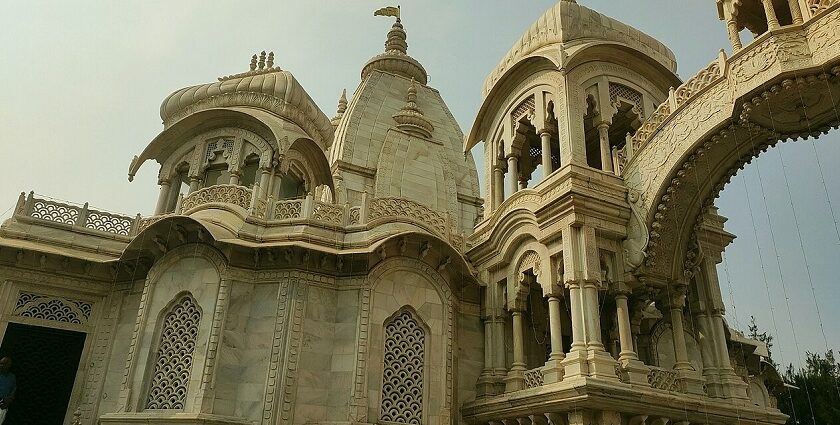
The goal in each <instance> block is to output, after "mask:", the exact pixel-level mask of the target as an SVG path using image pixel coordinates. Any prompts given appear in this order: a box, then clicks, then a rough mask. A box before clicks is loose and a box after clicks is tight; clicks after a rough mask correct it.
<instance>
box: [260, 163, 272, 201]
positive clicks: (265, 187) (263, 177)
mask: <svg viewBox="0 0 840 425" xmlns="http://www.w3.org/2000/svg"><path fill="white" fill-rule="evenodd" d="M271 180H273V179H271V170H270V169H268V168H260V190H261V191H262V193H260V194H259V196H260V199H267V198H268V194H269V193H271V192H270V190H271V188H270V186H271Z"/></svg>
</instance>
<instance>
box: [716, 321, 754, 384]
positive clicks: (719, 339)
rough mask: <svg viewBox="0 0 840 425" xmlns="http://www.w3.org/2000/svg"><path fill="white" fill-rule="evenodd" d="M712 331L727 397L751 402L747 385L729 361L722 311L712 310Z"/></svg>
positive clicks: (720, 377) (720, 374)
mask: <svg viewBox="0 0 840 425" xmlns="http://www.w3.org/2000/svg"><path fill="white" fill-rule="evenodd" d="M711 321H712V331H713V333H714V338H715V344H714V345H715V348H716V349H717V351H718V361H719V364H718V367H719V368H718V372H719V375H718V377H719V379H720V381H721V386H722V389H723V391H724V392H725V394H726V396H728V397H732V398H739V399H743V400H749V396H748V395H747V384H746V383H745V382H744V381H743V380H742V379H741V378H740V377H739V376H738V375H736V374H735V369H734V368H732V362H731V361H730V360H729V348H728V346H727V344H726V325H725V324H724V323H723V316H722V311H721V310H717V309H715V310H712V316H711Z"/></svg>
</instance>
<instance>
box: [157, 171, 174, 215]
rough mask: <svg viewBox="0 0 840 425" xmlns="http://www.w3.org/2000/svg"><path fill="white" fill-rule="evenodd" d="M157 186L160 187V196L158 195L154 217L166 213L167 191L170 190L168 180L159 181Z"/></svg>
mask: <svg viewBox="0 0 840 425" xmlns="http://www.w3.org/2000/svg"><path fill="white" fill-rule="evenodd" d="M158 184H159V185H160V194H159V195H158V200H157V205H155V215H158V214H163V213H165V212H166V207H167V204H168V201H169V190H170V189H171V187H170V186H171V184H170V183H169V180H160V181H158Z"/></svg>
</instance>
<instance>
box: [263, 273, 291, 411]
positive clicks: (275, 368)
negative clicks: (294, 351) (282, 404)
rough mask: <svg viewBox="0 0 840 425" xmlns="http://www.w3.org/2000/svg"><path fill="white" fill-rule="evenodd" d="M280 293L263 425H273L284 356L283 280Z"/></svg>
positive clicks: (285, 307) (285, 285)
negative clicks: (281, 362)
mask: <svg viewBox="0 0 840 425" xmlns="http://www.w3.org/2000/svg"><path fill="white" fill-rule="evenodd" d="M279 291H280V293H279V296H278V297H277V309H276V313H275V320H274V336H273V338H272V341H271V356H270V358H269V363H268V364H269V366H268V374H267V376H266V384H265V387H266V393H267V394H270V395H266V397H265V405H264V406H263V421H262V424H263V425H268V424H273V423H274V422H273V421H272V416H273V415H274V404H275V403H276V402H277V399H276V396H275V394H277V383H278V381H279V380H280V372H279V365H280V361H281V359H282V358H283V356H284V355H285V352H284V350H283V347H284V346H285V336H286V323H287V317H286V316H287V315H288V313H287V312H288V300H289V281H288V279H284V280H282V281H281V282H280V289H279Z"/></svg>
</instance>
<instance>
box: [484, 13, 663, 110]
mask: <svg viewBox="0 0 840 425" xmlns="http://www.w3.org/2000/svg"><path fill="white" fill-rule="evenodd" d="M604 43H609V44H617V45H621V46H624V47H627V48H630V49H633V50H636V51H638V52H639V53H642V54H643V55H644V56H646V57H647V58H648V59H650V60H651V61H653V62H654V63H656V64H658V65H661V67H662V68H664V70H666V71H668V72H670V73H676V70H677V62H676V58H675V57H674V53H673V52H671V50H670V49H669V48H668V47H666V46H665V45H664V44H662V43H661V42H659V41H657V40H656V39H654V38H653V37H651V36H649V35H647V34H645V33H643V32H641V31H639V30H637V29H635V28H633V27H631V26H629V25H627V24H625V23H622V22H620V21H618V20H616V19H613V18H610V17H609V16H606V15H602V14H600V13H598V12H596V11H594V10H592V9H589V8H587V7H584V6H581V5H579V4H577V3H576V2H575V1H574V0H562V1H559V2H558V3H557V4H556V5H554V6H552V7H551V8H550V9H548V10H547V11H546V12H545V13H544V14H543V15H542V16H540V17H539V18H538V19H537V20H536V22H534V23H533V24H532V25H531V26H530V27H529V28H528V30H527V31H525V33H524V34H523V35H522V37H521V38H520V39H519V40H517V41H516V43H514V44H513V47H511V49H510V50H509V51H508V53H507V54H506V55H505V56H504V58H503V59H502V60H501V61H500V62H499V64H498V65H497V66H496V68H495V69H494V70H493V71H492V72H491V73H490V75H488V77H487V79H486V80H485V82H484V89H483V96H484V97H486V96H487V95H488V94H489V93H490V91H491V90H492V89H493V87H494V86H495V85H496V83H497V82H498V81H499V80H501V79H502V77H503V76H504V75H505V74H507V72H508V71H509V70H511V69H512V68H514V67H515V66H516V65H517V64H518V63H520V62H521V61H523V60H524V59H526V58H529V57H532V56H536V55H538V54H539V53H540V51H541V50H548V48H554V50H555V51H556V50H557V49H556V47H557V45H560V46H561V47H562V50H564V51H566V52H568V53H572V52H573V51H575V50H580V49H581V48H584V47H587V46H590V45H597V44H604ZM546 53H547V54H546V55H555V56H556V55H557V53H556V52H550V53H549V52H546ZM557 59H558V61H559V60H561V58H559V57H558V58H557Z"/></svg>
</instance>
